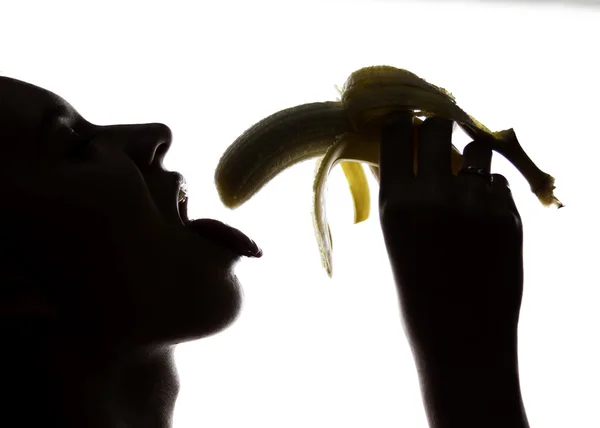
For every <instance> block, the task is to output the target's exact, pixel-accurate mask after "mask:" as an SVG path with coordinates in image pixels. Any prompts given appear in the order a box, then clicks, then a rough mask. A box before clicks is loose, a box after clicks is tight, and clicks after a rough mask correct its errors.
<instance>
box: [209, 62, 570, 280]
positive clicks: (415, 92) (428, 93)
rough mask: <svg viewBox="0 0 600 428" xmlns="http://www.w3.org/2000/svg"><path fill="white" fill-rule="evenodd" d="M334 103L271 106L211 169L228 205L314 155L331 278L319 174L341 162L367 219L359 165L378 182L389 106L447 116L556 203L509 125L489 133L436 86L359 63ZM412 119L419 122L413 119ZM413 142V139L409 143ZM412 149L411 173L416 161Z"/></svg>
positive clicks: (455, 160) (317, 218)
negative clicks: (383, 124)
mask: <svg viewBox="0 0 600 428" xmlns="http://www.w3.org/2000/svg"><path fill="white" fill-rule="evenodd" d="M340 93H341V98H340V99H339V100H338V101H327V102H316V103H310V104H303V105H299V106H296V107H292V108H289V109H285V110H282V111H279V112H277V113H275V114H273V115H271V116H269V117H267V118H265V119H263V120H261V121H259V122H258V123H256V124H255V125H254V126H252V127H250V128H249V129H248V130H246V131H245V132H244V133H243V134H242V135H241V136H240V137H239V138H238V139H237V140H236V141H234V143H233V144H232V145H231V146H229V147H228V148H227V150H226V151H225V153H224V154H223V156H222V157H221V160H220V161H219V164H218V166H217V169H216V171H215V184H216V186H217V190H218V192H219V196H220V198H221V201H222V202H223V203H224V204H225V205H226V206H227V207H229V208H236V207H239V206H240V205H242V204H243V203H245V202H246V201H248V200H249V199H250V198H252V196H254V195H255V194H256V193H257V192H258V191H259V190H260V189H261V188H262V187H263V186H264V185H265V184H266V183H268V182H269V181H270V180H272V179H273V178H274V177H275V176H277V175H278V174H280V173H281V172H282V171H284V170H285V169H287V168H288V167H290V166H292V165H294V164H296V163H299V162H302V161H304V160H307V159H311V158H317V166H316V170H315V178H314V183H313V197H314V199H313V224H314V228H315V236H316V239H317V243H318V245H319V249H320V253H321V260H322V264H323V266H324V268H325V270H326V272H327V274H328V275H329V276H330V277H331V276H332V272H333V269H332V253H333V246H332V245H333V244H332V239H331V232H330V229H329V224H328V222H327V216H326V212H325V197H326V183H327V177H328V176H329V174H330V172H331V170H332V169H333V168H334V167H335V166H336V165H337V164H338V163H340V164H341V167H342V170H343V172H344V175H345V176H346V179H347V181H348V184H349V186H350V192H351V193H352V198H353V201H354V213H355V216H354V221H355V223H359V222H361V221H364V220H366V219H367V218H368V216H369V212H370V193H369V186H368V182H367V178H366V175H365V171H364V169H363V167H362V165H361V163H366V164H367V165H368V166H369V169H370V170H371V172H372V173H373V175H374V176H375V178H376V179H377V181H379V168H378V165H379V141H380V138H381V121H382V119H383V117H384V116H385V115H387V114H388V113H389V112H391V111H398V110H400V111H410V112H413V113H414V114H415V116H420V117H429V116H439V117H444V118H447V119H451V120H453V121H455V122H456V123H457V124H458V125H459V126H460V127H461V128H462V129H463V130H464V131H465V132H466V133H467V134H468V135H469V137H471V138H472V139H485V140H486V141H488V142H489V144H490V147H491V149H492V150H494V151H496V152H498V153H500V154H502V155H503V156H504V157H506V158H507V159H508V160H509V161H510V162H511V163H512V164H513V165H514V166H515V167H516V168H517V169H518V170H519V171H520V172H521V174H522V175H523V176H524V177H525V178H526V179H527V181H528V182H529V185H530V186H531V190H532V191H533V192H534V193H535V194H536V195H537V197H538V199H539V200H540V202H541V203H542V204H543V205H545V206H549V205H556V206H558V207H559V208H560V207H562V204H561V203H560V201H559V200H558V199H556V197H555V196H554V193H553V190H554V178H553V177H552V176H550V175H548V174H546V173H545V172H543V171H541V170H540V169H539V168H538V167H537V166H536V165H535V164H534V163H533V161H532V160H531V159H530V158H529V157H528V156H527V154H526V153H525V151H524V150H523V149H522V147H521V145H520V144H519V142H518V140H517V137H516V135H515V133H514V131H513V130H512V129H508V130H504V131H499V132H492V131H490V130H489V129H488V128H486V127H485V126H484V125H483V124H481V123H480V122H479V121H477V120H476V119H475V118H473V117H472V116H470V115H468V114H467V113H465V112H464V111H463V110H462V109H461V108H460V107H458V105H457V104H456V101H455V98H454V96H453V95H452V94H451V93H450V92H448V91H446V90H445V89H443V88H440V87H437V86H435V85H432V84H430V83H428V82H427V81H425V80H423V79H421V78H420V77H418V76H417V75H415V74H413V73H411V72H409V71H407V70H403V69H398V68H394V67H389V66H375V67H366V68H362V69H360V70H357V71H355V72H354V73H352V74H351V75H350V77H349V78H348V80H347V81H346V83H345V84H344V86H343V87H342V90H341V91H340ZM415 121H416V122H420V121H419V120H418V119H417V118H416V117H415ZM414 144H416V142H414ZM414 153H415V159H414V161H415V167H414V168H415V174H416V173H417V167H416V165H417V159H416V156H417V155H416V153H417V151H416V150H415V151H414ZM461 157H462V156H461V153H460V152H459V151H458V150H457V149H456V148H455V147H453V151H452V155H451V159H449V162H451V165H452V170H453V172H454V174H457V173H458V171H459V169H460V167H461Z"/></svg>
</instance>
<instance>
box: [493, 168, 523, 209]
mask: <svg viewBox="0 0 600 428" xmlns="http://www.w3.org/2000/svg"><path fill="white" fill-rule="evenodd" d="M492 178H493V181H492V193H493V194H494V195H495V196H496V199H497V200H498V201H499V203H501V204H502V205H503V207H502V208H503V209H504V210H506V208H509V209H511V210H513V211H514V212H515V213H517V214H518V210H517V206H516V204H515V200H514V199H513V196H512V192H511V190H510V185H509V183H508V180H507V179H506V177H504V176H503V175H501V174H492Z"/></svg>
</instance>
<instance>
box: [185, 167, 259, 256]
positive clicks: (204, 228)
mask: <svg viewBox="0 0 600 428" xmlns="http://www.w3.org/2000/svg"><path fill="white" fill-rule="evenodd" d="M178 178H179V180H178V181H179V186H178V191H177V211H178V213H179V218H180V219H181V222H182V223H183V224H184V226H185V227H187V228H188V229H189V230H191V231H193V232H194V233H196V234H197V235H200V236H202V237H203V238H206V239H208V240H209V241H211V242H214V243H216V244H219V245H224V246H226V247H227V248H229V249H230V250H232V251H233V252H235V253H237V254H240V255H242V256H246V257H261V256H262V250H261V249H260V248H259V247H258V245H256V243H255V242H254V241H253V240H252V239H250V238H249V237H248V236H246V235H245V234H244V233H243V232H241V231H240V230H238V229H236V228H234V227H231V226H229V225H227V224H225V223H223V222H221V221H219V220H215V219H211V218H201V219H197V220H190V219H189V218H188V214H187V206H188V196H187V187H186V184H185V179H184V178H183V176H181V174H178Z"/></svg>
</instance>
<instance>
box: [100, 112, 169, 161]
mask: <svg viewBox="0 0 600 428" xmlns="http://www.w3.org/2000/svg"><path fill="white" fill-rule="evenodd" d="M99 134H102V135H103V136H104V137H105V140H106V144H108V145H111V146H115V145H118V146H119V148H121V149H122V150H123V151H124V152H126V153H127V154H128V155H129V156H130V157H131V159H132V160H133V161H134V162H135V163H136V164H137V165H138V166H139V167H141V168H144V167H152V166H162V163H163V160H164V158H165V155H166V154H167V152H168V151H169V148H170V147H171V142H172V139H173V133H172V132H171V129H170V128H169V127H168V126H167V125H164V124H162V123H146V124H137V125H112V126H102V127H100V132H99Z"/></svg>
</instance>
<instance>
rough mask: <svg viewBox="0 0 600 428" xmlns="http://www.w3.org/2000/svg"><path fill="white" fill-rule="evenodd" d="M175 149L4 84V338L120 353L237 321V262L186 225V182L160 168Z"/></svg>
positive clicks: (153, 135)
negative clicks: (33, 335) (48, 339)
mask: <svg viewBox="0 0 600 428" xmlns="http://www.w3.org/2000/svg"><path fill="white" fill-rule="evenodd" d="M170 145H171V130H170V129H169V128H168V127H167V126H166V125H163V124H160V123H151V124H141V125H115V126H97V125H94V124H92V123H90V122H89V121H87V120H85V119H84V118H83V117H81V116H80V114H79V113H77V111H76V110H75V109H74V108H73V107H72V106H71V105H70V104H68V103H67V102H66V101H65V100H63V99H62V98H61V97H59V96H57V95H55V94H53V93H52V92H49V91H47V90H45V89H42V88H39V87H37V86H34V85H31V84H28V83H24V82H21V81H18V80H14V79H10V78H7V77H0V148H1V150H2V167H0V208H1V209H0V225H1V233H2V244H1V245H2V247H1V251H2V259H1V261H0V266H1V267H0V284H1V291H0V297H1V300H0V301H1V305H0V318H1V319H2V325H3V328H2V330H3V332H4V333H5V334H8V333H9V332H20V331H22V330H20V329H21V328H25V326H26V325H31V323H34V324H35V325H36V326H38V327H39V326H45V327H44V328H46V329H47V330H48V331H51V334H52V337H53V340H57V341H61V342H63V341H64V343H70V344H73V345H74V346H90V347H98V346H105V347H106V346H109V347H114V348H118V347H121V346H124V347H127V346H136V345H146V344H173V343H178V342H181V341H186V340H191V339H196V338H200V337H203V336H207V335H210V334H213V333H216V332H218V331H220V330H222V329H223V328H225V327H227V326H228V325H229V324H230V323H231V322H232V321H233V320H234V319H235V317H236V316H237V314H238V312H239V309H240V304H241V290H240V288H239V284H238V282H237V279H236V277H235V275H234V273H233V271H232V269H233V266H234V264H235V262H236V261H237V260H238V259H239V257H240V252H236V251H234V248H233V247H234V246H232V245H229V246H227V245H223V244H221V242H220V241H218V240H214V239H213V240H209V239H207V238H205V237H204V236H209V235H210V233H207V234H205V235H202V234H198V233H196V232H193V231H192V230H191V228H190V227H186V225H185V224H184V222H183V221H182V218H181V217H185V214H183V213H182V214H181V215H180V214H179V211H180V210H181V209H183V208H184V205H185V203H184V202H179V199H180V193H179V189H180V184H181V177H180V176H179V175H178V174H176V173H173V172H169V171H166V170H165V169H164V168H163V167H162V160H163V158H164V156H165V155H166V154H167V152H168V150H169V147H170ZM184 220H185V218H184ZM206 230H207V232H210V231H209V229H208V228H207V229H206ZM230 232H231V231H230ZM246 250H247V253H250V252H251V248H250V245H247V248H246ZM241 252H243V251H241ZM36 328H37V327H36ZM23 331H24V330H23Z"/></svg>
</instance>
